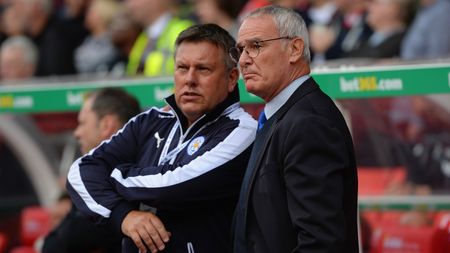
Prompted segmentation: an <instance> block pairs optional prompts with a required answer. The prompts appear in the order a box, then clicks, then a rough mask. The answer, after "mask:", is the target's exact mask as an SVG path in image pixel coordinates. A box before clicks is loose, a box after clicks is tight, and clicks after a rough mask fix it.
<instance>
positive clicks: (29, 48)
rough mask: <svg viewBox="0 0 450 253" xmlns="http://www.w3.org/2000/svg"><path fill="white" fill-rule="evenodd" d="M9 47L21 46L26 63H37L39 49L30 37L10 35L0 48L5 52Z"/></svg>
mask: <svg viewBox="0 0 450 253" xmlns="http://www.w3.org/2000/svg"><path fill="white" fill-rule="evenodd" d="M9 48H20V49H21V51H22V53H23V56H24V57H23V60H24V61H25V62H26V63H30V64H33V65H37V61H38V57H39V55H38V54H39V53H38V49H37V47H36V46H35V45H34V43H33V41H31V40H30V39H29V38H27V37H25V36H22V35H18V36H13V37H9V38H8V39H6V40H5V41H4V42H3V43H2V45H1V47H0V50H1V52H4V51H5V50H7V49H9Z"/></svg>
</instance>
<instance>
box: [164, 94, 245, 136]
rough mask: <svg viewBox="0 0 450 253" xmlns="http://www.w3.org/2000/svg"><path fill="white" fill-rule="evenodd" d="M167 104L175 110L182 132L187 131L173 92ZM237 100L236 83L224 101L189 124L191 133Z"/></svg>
mask: <svg viewBox="0 0 450 253" xmlns="http://www.w3.org/2000/svg"><path fill="white" fill-rule="evenodd" d="M165 100H166V102H167V104H168V105H169V106H170V107H171V108H172V110H173V111H174V112H175V115H176V116H177V119H178V121H179V122H180V125H181V128H182V130H183V133H185V132H186V131H187V118H186V116H184V114H183V112H182V111H181V109H180V108H179V107H178V105H177V104H176V102H175V94H172V95H170V96H169V97H167V98H166V99H165ZM238 102H239V88H238V86H237V85H236V87H235V88H234V90H233V91H232V92H230V93H228V96H227V98H225V100H224V101H222V102H221V103H219V104H218V105H217V106H216V107H215V108H214V109H213V110H212V111H210V112H207V113H206V114H204V115H203V116H201V117H200V118H199V119H198V120H197V121H195V122H194V123H193V124H192V125H191V128H192V129H191V130H190V132H191V133H195V132H197V130H198V129H199V128H200V127H202V126H203V125H204V124H206V123H207V122H211V121H213V120H215V119H217V118H218V117H219V116H220V115H222V113H223V112H224V111H225V109H227V108H228V107H230V106H231V105H233V104H235V103H238Z"/></svg>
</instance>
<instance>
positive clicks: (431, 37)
mask: <svg viewBox="0 0 450 253" xmlns="http://www.w3.org/2000/svg"><path fill="white" fill-rule="evenodd" d="M449 14H450V1H449V0H420V8H419V11H418V13H417V15H416V17H415V18H414V21H413V23H412V24H411V27H410V28H409V30H408V33H407V34H406V36H405V38H404V40H403V43H402V49H401V57H402V59H405V60H412V59H430V58H446V57H450V32H449V31H448V30H449V25H450V15H449Z"/></svg>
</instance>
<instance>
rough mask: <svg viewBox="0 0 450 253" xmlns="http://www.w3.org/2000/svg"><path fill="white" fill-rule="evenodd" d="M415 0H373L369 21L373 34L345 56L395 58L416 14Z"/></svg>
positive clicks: (369, 8)
mask: <svg viewBox="0 0 450 253" xmlns="http://www.w3.org/2000/svg"><path fill="white" fill-rule="evenodd" d="M415 8H416V5H415V1H414V0H373V1H371V2H370V3H369V5H368V14H367V17H366V20H367V23H368V24H369V26H370V28H371V29H372V30H373V34H372V35H371V36H370V37H369V38H368V39H367V40H366V41H364V42H363V43H361V44H360V46H359V47H357V48H355V49H353V50H351V51H349V52H348V53H346V54H345V55H344V56H345V57H364V58H395V57H399V56H400V47H401V42H402V40H403V37H404V35H405V33H406V30H407V28H408V26H409V24H410V22H411V20H412V19H413V17H414V14H415Z"/></svg>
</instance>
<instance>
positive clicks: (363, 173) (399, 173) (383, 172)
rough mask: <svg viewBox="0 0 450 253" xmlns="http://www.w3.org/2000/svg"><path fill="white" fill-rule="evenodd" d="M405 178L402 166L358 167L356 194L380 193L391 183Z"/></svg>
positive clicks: (402, 180) (400, 181) (399, 181)
mask: <svg viewBox="0 0 450 253" xmlns="http://www.w3.org/2000/svg"><path fill="white" fill-rule="evenodd" d="M405 179H406V170H405V168H404V167H359V168H358V194H359V195H361V196H368V195H382V194H384V193H385V191H386V189H387V187H388V186H389V185H391V184H392V183H403V182H404V181H405Z"/></svg>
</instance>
